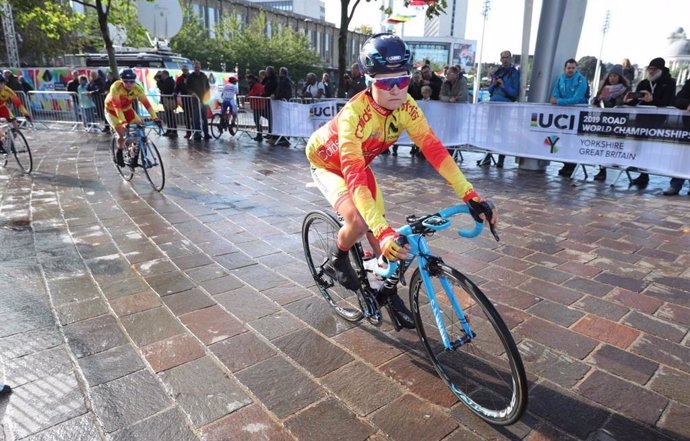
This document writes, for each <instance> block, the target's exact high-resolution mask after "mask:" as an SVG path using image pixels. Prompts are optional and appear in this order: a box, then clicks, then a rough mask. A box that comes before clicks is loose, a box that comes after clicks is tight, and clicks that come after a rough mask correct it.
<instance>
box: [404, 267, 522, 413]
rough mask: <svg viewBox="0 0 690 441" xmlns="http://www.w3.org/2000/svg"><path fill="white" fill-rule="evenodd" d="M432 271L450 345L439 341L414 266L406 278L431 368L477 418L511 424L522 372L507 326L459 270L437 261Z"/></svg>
mask: <svg viewBox="0 0 690 441" xmlns="http://www.w3.org/2000/svg"><path fill="white" fill-rule="evenodd" d="M432 265H433V264H432ZM431 273H432V274H433V275H431V276H430V278H431V284H432V287H433V291H434V293H435V298H436V304H437V309H438V312H439V313H440V317H441V319H442V322H443V328H444V329H445V331H446V332H447V335H448V337H449V340H450V343H451V348H450V349H448V348H446V347H445V346H444V342H443V339H442V337H441V333H440V331H439V324H438V322H437V320H436V318H435V316H434V310H433V308H432V305H431V303H430V300H429V295H428V292H427V289H426V287H425V285H424V283H423V281H422V277H421V274H420V272H419V269H417V270H416V271H415V272H414V274H413V275H412V279H411V281H410V304H411V305H412V311H413V313H414V315H415V321H416V323H417V334H418V335H419V338H420V339H421V340H422V343H423V344H424V347H425V348H426V350H427V353H428V354H429V358H430V359H431V362H432V363H433V365H434V367H435V368H436V371H437V372H438V373H439V375H440V376H441V378H442V379H443V380H444V381H445V382H446V383H447V384H448V386H449V387H450V389H451V391H453V393H454V394H455V395H456V396H457V397H458V398H459V399H460V401H462V402H463V403H464V404H465V405H466V406H467V407H468V408H469V409H470V410H471V411H472V412H474V413H475V414H477V415H478V416H479V417H481V418H483V419H484V420H486V421H488V422H490V423H492V424H498V425H509V424H513V423H515V422H516V421H517V420H519V419H520V417H521V416H522V414H523V412H524V411H525V408H526V407H527V376H526V375H525V368H524V366H523V364H522V359H521V358H520V353H519V352H518V350H517V347H516V345H515V341H514V340H513V337H512V335H511V334H510V331H509V330H508V327H507V326H506V324H505V323H504V322H503V319H502V318H501V316H500V315H499V314H498V312H497V311H496V308H494V306H493V305H492V304H491V302H490V301H489V299H487V297H486V296H485V295H484V293H483V292H482V291H481V290H480V289H479V288H478V287H477V285H475V284H474V283H473V282H472V281H471V280H469V279H468V278H467V277H465V276H464V275H463V274H462V273H460V272H459V271H457V270H455V269H453V268H451V267H449V266H446V265H444V264H441V265H437V267H436V268H433V269H432V271H431ZM444 285H445V286H446V287H447V288H448V289H449V290H450V292H448V291H446V290H445V289H444ZM446 294H448V295H446ZM451 296H453V297H454V298H455V300H457V302H458V304H459V306H460V308H462V311H463V312H464V315H465V318H466V319H467V322H469V326H470V327H471V330H472V333H473V334H474V335H473V336H471V337H470V336H469V335H468V334H467V333H466V332H465V330H464V327H463V325H462V323H461V319H460V317H458V315H457V314H456V312H455V310H454V309H453V307H452V303H451V301H450V298H451Z"/></svg>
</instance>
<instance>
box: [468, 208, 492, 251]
mask: <svg viewBox="0 0 690 441" xmlns="http://www.w3.org/2000/svg"><path fill="white" fill-rule="evenodd" d="M467 205H469V207H470V214H471V215H472V217H473V218H474V220H475V221H477V222H484V221H487V222H488V223H489V228H490V229H491V234H493V235H494V238H495V239H496V241H498V240H499V237H498V233H496V225H497V224H498V212H497V210H496V206H495V205H494V203H493V202H491V201H490V200H476V199H470V200H468V201H467Z"/></svg>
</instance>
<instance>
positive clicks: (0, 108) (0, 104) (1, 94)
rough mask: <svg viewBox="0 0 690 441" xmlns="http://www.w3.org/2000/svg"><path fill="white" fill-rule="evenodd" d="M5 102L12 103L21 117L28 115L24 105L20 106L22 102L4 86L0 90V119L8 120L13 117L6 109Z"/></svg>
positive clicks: (12, 91)
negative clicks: (20, 113)
mask: <svg viewBox="0 0 690 441" xmlns="http://www.w3.org/2000/svg"><path fill="white" fill-rule="evenodd" d="M7 101H12V102H13V103H14V105H15V106H16V107H17V109H19V111H20V112H22V114H23V115H28V114H29V112H27V111H26V107H24V104H22V100H20V99H19V97H18V96H17V94H16V93H14V90H12V89H10V88H9V87H7V86H5V87H3V88H2V90H0V118H5V119H10V118H13V117H14V115H12V112H11V111H10V109H9V108H8V107H7Z"/></svg>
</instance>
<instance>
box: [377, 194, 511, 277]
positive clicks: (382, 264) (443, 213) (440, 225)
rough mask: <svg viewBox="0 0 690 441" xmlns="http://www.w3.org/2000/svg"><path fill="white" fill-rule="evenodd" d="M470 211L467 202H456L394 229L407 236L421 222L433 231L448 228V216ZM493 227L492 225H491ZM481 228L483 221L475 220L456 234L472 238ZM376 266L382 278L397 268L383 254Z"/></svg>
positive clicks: (477, 234) (478, 233)
mask: <svg viewBox="0 0 690 441" xmlns="http://www.w3.org/2000/svg"><path fill="white" fill-rule="evenodd" d="M469 213H470V207H469V206H467V204H458V205H454V206H452V207H448V208H444V209H443V210H440V211H439V212H438V213H437V214H432V215H429V216H424V217H422V218H419V219H417V218H415V219H414V220H413V221H412V222H410V221H409V220H408V224H407V225H403V226H402V227H400V228H397V229H396V230H395V231H396V232H397V233H398V234H400V235H401V236H405V237H407V236H409V235H411V234H413V226H418V224H421V225H422V226H424V227H425V228H429V229H431V230H435V231H440V230H444V229H446V228H448V227H449V226H450V221H448V219H449V218H451V217H453V216H455V215H457V214H469ZM432 218H441V219H443V220H445V221H446V222H438V221H437V222H433V223H432V222H430V221H429V219H432ZM491 227H493V226H491ZM482 230H484V223H483V222H475V223H474V228H471V229H466V230H462V229H461V230H458V234H459V235H460V236H461V237H465V238H472V237H477V236H479V235H480V234H481V233H482ZM492 233H493V234H494V237H496V238H497V239H496V240H498V235H497V234H496V233H495V231H493V228H492ZM378 264H379V265H378V267H377V268H375V269H374V272H375V273H376V274H378V275H379V276H381V277H383V278H388V277H391V276H392V275H393V274H395V272H396V271H397V270H398V263H397V262H389V261H388V259H386V258H385V257H384V256H381V257H380V258H379V259H378Z"/></svg>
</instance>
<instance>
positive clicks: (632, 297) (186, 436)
mask: <svg viewBox="0 0 690 441" xmlns="http://www.w3.org/2000/svg"><path fill="white" fill-rule="evenodd" d="M29 139H30V142H31V143H32V146H33V149H34V155H35V162H36V168H35V171H34V173H33V175H32V176H31V177H28V176H21V175H19V174H18V173H17V172H16V167H15V165H14V164H12V163H11V162H10V164H9V165H8V167H7V168H6V169H4V170H0V198H1V199H0V243H1V244H2V246H1V247H0V255H1V259H0V317H1V320H0V363H1V364H0V366H2V370H1V371H0V380H2V379H4V380H5V381H7V382H8V383H10V384H12V385H13V386H14V388H15V391H14V393H13V394H12V395H11V396H9V397H3V398H2V399H0V417H1V421H2V429H3V431H1V432H0V440H2V439H4V440H19V439H21V440H27V441H49V440H50V441H53V440H65V441H92V440H113V441H124V440H143V441H148V440H165V441H177V440H184V441H187V440H208V441H211V440H270V441H276V440H295V439H298V440H316V441H321V440H328V441H332V440H338V441H340V440H343V441H346V440H347V441H349V440H353V441H354V440H370V441H383V440H386V439H392V440H396V441H406V440H409V441H424V440H429V441H437V440H444V441H457V440H482V439H487V440H488V439H491V440H494V439H528V440H532V441H536V440H547V439H548V440H552V439H558V440H571V439H579V440H600V441H608V440H634V441H640V440H668V439H676V440H680V439H690V337H689V335H688V329H689V327H690V270H689V269H688V267H689V266H690V253H688V249H690V197H688V196H685V190H684V192H683V196H679V197H675V198H665V197H661V196H660V195H659V194H660V192H661V190H662V189H663V188H664V187H665V186H666V184H667V180H666V179H662V178H656V179H653V180H652V183H651V185H650V187H649V189H648V190H646V191H644V192H637V191H635V190H634V189H632V190H628V189H626V188H624V187H623V186H621V185H619V186H618V187H617V188H615V189H611V188H609V187H608V186H607V185H605V184H601V183H593V182H583V181H578V180H576V181H573V182H571V181H569V180H566V179H563V178H559V177H557V176H555V169H556V167H557V165H554V166H552V167H550V170H549V172H548V173H547V174H546V175H543V174H532V173H527V172H519V171H518V170H517V168H516V167H515V166H514V165H513V164H512V163H509V164H508V165H507V167H506V168H505V169H503V170H497V169H495V168H491V169H481V168H478V167H476V166H475V165H474V163H475V160H476V159H478V158H479V156H478V155H477V154H465V157H466V159H467V161H466V162H465V166H464V168H465V171H466V174H467V176H468V177H469V178H470V179H471V181H472V182H474V184H475V185H476V187H477V188H478V189H479V190H480V192H481V194H483V195H487V196H489V195H490V196H492V197H493V199H494V200H495V202H496V204H497V205H498V207H500V210H501V224H502V225H501V228H500V232H501V237H502V241H501V242H500V243H496V242H494V241H493V240H492V239H490V238H489V235H488V234H487V235H485V236H484V237H483V238H479V239H475V240H471V241H469V240H461V239H459V238H457V237H456V236H454V233H452V232H444V233H443V234H441V235H439V237H440V238H441V239H438V238H437V239H436V240H435V241H434V246H436V247H437V248H439V249H442V250H444V252H445V253H446V255H447V261H448V262H449V263H451V264H452V265H454V266H458V267H459V268H461V269H462V270H463V271H464V272H466V273H468V274H469V275H471V277H472V278H473V280H475V281H476V282H477V283H479V284H480V286H481V287H482V289H484V290H485V291H486V292H487V293H488V294H489V295H490V297H492V298H493V299H494V301H495V302H497V303H498V305H499V308H500V310H501V312H502V314H503V315H504V317H505V318H506V319H507V321H508V322H509V324H510V326H511V328H512V330H513V332H514V335H515V336H516V339H517V340H518V342H519V347H520V350H521V352H522V355H523V358H524V360H525V362H526V365H527V368H528V372H529V379H530V405H529V409H528V413H527V414H526V415H525V417H524V418H523V420H522V421H521V422H519V423H518V424H516V425H514V426H511V427H507V428H496V427H491V426H489V425H487V424H485V423H483V422H482V421H480V420H479V419H477V418H476V417H473V416H472V415H470V413H469V412H468V411H467V410H466V409H465V408H464V407H463V406H462V405H460V404H458V402H457V400H456V399H455V398H454V397H453V396H452V395H451V394H450V393H449V392H448V390H447V389H446V387H445V386H444V384H443V383H442V382H441V381H440V380H439V379H438V378H437V377H436V375H435V374H434V372H433V370H432V369H431V368H430V367H429V365H428V364H427V362H426V360H425V358H424V357H423V354H421V353H420V352H419V348H420V346H419V344H418V342H417V337H416V334H415V333H414V332H413V331H402V332H400V333H395V332H394V331H392V330H391V328H390V326H388V325H384V327H383V328H381V329H375V328H373V327H372V326H370V325H368V324H360V325H357V326H352V325H350V324H347V323H345V322H343V321H341V320H339V319H337V318H335V316H334V315H333V314H331V313H330V312H329V311H328V309H327V307H326V303H325V302H324V301H323V300H322V299H321V298H320V297H319V296H318V295H317V294H316V292H315V289H314V287H313V284H312V281H311V280H310V276H309V273H308V271H307V268H306V266H305V264H304V262H303V257H302V248H301V239H300V234H299V233H300V225H301V220H302V218H303V216H304V214H305V213H306V212H307V211H309V210H311V209H314V208H325V204H324V200H323V198H322V197H321V195H320V194H318V193H317V191H316V190H315V189H314V188H311V187H310V186H308V185H306V184H307V183H308V182H309V174H308V171H307V167H306V163H305V160H304V154H303V151H302V149H301V148H299V147H297V148H284V147H270V146H268V145H267V144H262V145H260V146H258V147H257V145H256V143H254V142H253V141H250V140H249V139H248V138H246V137H245V138H243V139H241V140H240V141H238V142H236V141H229V140H228V139H227V138H226V139H224V140H222V141H213V142H210V143H204V144H202V143H198V144H193V143H192V144H188V143H187V142H186V141H184V140H179V141H176V142H169V141H168V140H165V139H162V140H160V141H159V146H160V147H161V151H162V154H163V159H164V161H165V165H166V167H167V174H168V184H167V186H166V188H165V190H164V191H163V193H162V194H158V193H155V192H153V191H152V190H151V189H150V187H149V185H148V183H147V182H146V180H145V179H144V177H143V176H141V175H137V176H135V178H134V180H133V181H132V183H131V185H130V184H129V183H125V182H122V181H121V179H120V178H119V176H118V175H117V174H116V172H115V169H114V168H113V166H112V164H111V163H110V159H109V151H108V148H109V140H108V138H107V137H104V136H100V135H90V134H85V133H83V132H70V133H63V132H46V131H37V132H32V133H29ZM558 165H560V164H558ZM375 168H376V169H377V174H378V176H379V180H380V184H381V186H382V188H383V190H384V193H385V194H386V202H387V206H388V210H389V211H388V212H389V217H390V219H392V221H393V222H394V224H395V223H399V222H400V220H401V219H403V217H404V216H405V215H406V214H410V213H412V212H415V211H416V212H417V213H423V212H426V211H428V210H435V209H438V208H442V207H444V206H447V205H450V204H452V203H455V202H456V200H455V199H454V197H453V195H452V193H451V192H450V191H449V190H448V189H447V188H445V186H444V185H443V184H442V182H441V180H440V178H439V177H438V176H437V175H436V174H435V172H434V171H433V170H431V169H430V167H429V166H428V165H427V164H426V163H425V162H423V161H419V160H416V159H411V158H409V156H408V155H407V149H404V148H401V155H400V156H399V157H397V158H394V157H392V156H391V157H383V158H380V159H377V160H376V166H375ZM590 179H591V178H590ZM611 180H612V179H609V181H611ZM686 188H687V187H686ZM446 233H447V234H446Z"/></svg>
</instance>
